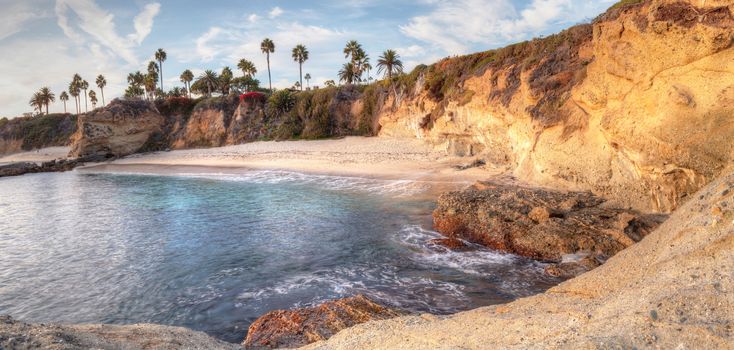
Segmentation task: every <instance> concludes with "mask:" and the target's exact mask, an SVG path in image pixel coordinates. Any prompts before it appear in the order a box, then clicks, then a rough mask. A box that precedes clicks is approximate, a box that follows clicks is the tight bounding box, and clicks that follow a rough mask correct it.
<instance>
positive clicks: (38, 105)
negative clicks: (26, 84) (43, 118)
mask: <svg viewBox="0 0 734 350" xmlns="http://www.w3.org/2000/svg"><path fill="white" fill-rule="evenodd" d="M28 105H30V106H31V107H33V110H34V111H35V110H38V113H39V114H43V96H41V92H40V91H39V92H35V93H33V96H31V99H30V100H29V101H28Z"/></svg>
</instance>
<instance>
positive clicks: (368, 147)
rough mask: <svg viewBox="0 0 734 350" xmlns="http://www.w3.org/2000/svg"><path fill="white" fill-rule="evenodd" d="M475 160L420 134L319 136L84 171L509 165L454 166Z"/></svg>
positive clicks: (446, 175)
mask: <svg viewBox="0 0 734 350" xmlns="http://www.w3.org/2000/svg"><path fill="white" fill-rule="evenodd" d="M473 160H474V159H473V158H468V157H451V156H448V155H447V153H446V152H445V151H441V150H436V149H434V148H433V147H431V146H429V145H427V144H425V143H424V142H422V141H420V140H416V139H392V138H381V137H347V138H344V139H330V140H316V141H282V142H274V141H264V142H253V143H247V144H242V145H234V146H225V147H217V148H207V149H190V150H175V151H169V152H154V153H147V154H137V155H132V156H129V157H126V158H123V159H119V160H116V161H113V162H108V163H104V164H95V165H91V166H86V167H83V168H81V169H80V171H116V172H119V171H129V172H150V171H157V172H166V171H179V170H181V169H182V167H185V169H186V170H187V171H192V170H193V171H196V167H206V168H208V169H211V168H213V167H214V168H219V169H258V170H264V169H267V170H287V171H296V172H304V173H311V174H324V175H343V176H362V177H375V178H386V179H400V180H416V181H434V182H456V183H466V184H468V183H471V182H474V181H476V180H479V179H486V178H487V177H489V176H493V175H497V174H500V173H502V172H503V169H494V168H489V167H479V168H472V169H466V170H457V169H456V168H454V167H455V166H457V165H466V164H469V163H471V162H472V161H473ZM152 166H153V167H152ZM200 171H208V170H206V169H201V170H200Z"/></svg>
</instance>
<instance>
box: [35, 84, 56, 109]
mask: <svg viewBox="0 0 734 350" xmlns="http://www.w3.org/2000/svg"><path fill="white" fill-rule="evenodd" d="M38 92H39V93H40V94H41V101H42V102H43V104H44V105H46V115H48V105H49V104H50V103H51V102H54V101H56V95H54V93H53V92H51V89H49V88H48V87H47V86H44V87H42V88H41V90H39V91H38Z"/></svg>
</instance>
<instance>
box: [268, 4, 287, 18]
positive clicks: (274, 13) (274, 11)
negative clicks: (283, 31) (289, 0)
mask: <svg viewBox="0 0 734 350" xmlns="http://www.w3.org/2000/svg"><path fill="white" fill-rule="evenodd" d="M282 14H283V9H282V8H280V7H278V6H276V7H273V9H272V10H270V13H269V14H268V16H270V18H275V17H278V16H280V15H282Z"/></svg>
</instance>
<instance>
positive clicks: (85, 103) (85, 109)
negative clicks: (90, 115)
mask: <svg viewBox="0 0 734 350" xmlns="http://www.w3.org/2000/svg"><path fill="white" fill-rule="evenodd" d="M87 112H89V107H88V106H87V89H84V113H87Z"/></svg>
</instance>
